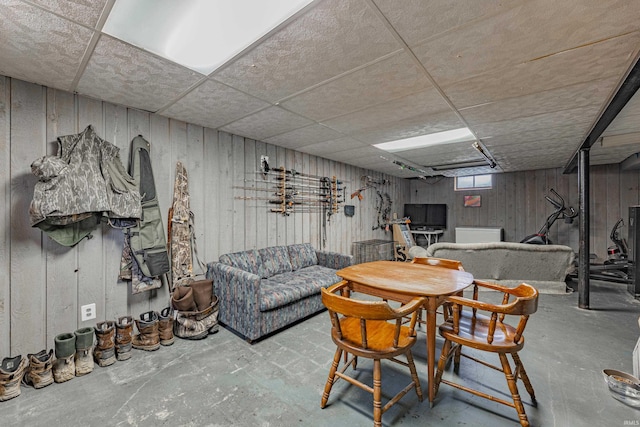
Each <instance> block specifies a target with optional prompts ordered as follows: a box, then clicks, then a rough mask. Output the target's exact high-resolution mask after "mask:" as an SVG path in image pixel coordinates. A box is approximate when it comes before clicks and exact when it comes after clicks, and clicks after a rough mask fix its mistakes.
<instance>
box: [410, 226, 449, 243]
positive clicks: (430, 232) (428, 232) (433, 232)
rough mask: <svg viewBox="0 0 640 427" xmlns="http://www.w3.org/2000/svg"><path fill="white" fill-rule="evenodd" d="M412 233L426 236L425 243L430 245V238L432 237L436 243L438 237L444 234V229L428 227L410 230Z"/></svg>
mask: <svg viewBox="0 0 640 427" xmlns="http://www.w3.org/2000/svg"><path fill="white" fill-rule="evenodd" d="M411 233H412V234H421V235H423V236H424V237H426V238H427V245H431V238H432V237H433V243H438V237H439V236H440V235H442V234H444V230H438V229H430V230H411Z"/></svg>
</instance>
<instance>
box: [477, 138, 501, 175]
mask: <svg viewBox="0 0 640 427" xmlns="http://www.w3.org/2000/svg"><path fill="white" fill-rule="evenodd" d="M472 146H473V148H475V149H476V150H477V151H478V153H480V154H482V157H484V158H485V160H486V161H487V163H489V167H490V168H491V169H493V168H495V167H496V162H495V160H493V159H492V158H491V157H490V156H489V155H488V154H487V152H485V148H483V147H482V146H480V143H479V142H478V141H476V142H474V143H473V144H472Z"/></svg>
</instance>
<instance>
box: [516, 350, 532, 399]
mask: <svg viewBox="0 0 640 427" xmlns="http://www.w3.org/2000/svg"><path fill="white" fill-rule="evenodd" d="M511 356H512V357H513V361H514V362H515V364H516V376H519V377H520V378H521V379H522V382H523V383H524V387H525V388H526V389H527V392H528V393H529V396H531V400H532V401H533V403H534V404H535V403H536V394H535V392H534V391H533V386H532V385H531V381H529V376H528V375H527V371H525V370H524V365H523V364H522V360H520V356H518V353H511Z"/></svg>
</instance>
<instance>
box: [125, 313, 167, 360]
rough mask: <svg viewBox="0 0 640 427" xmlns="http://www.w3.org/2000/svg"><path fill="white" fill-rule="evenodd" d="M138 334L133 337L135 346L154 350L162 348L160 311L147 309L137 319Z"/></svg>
mask: <svg viewBox="0 0 640 427" xmlns="http://www.w3.org/2000/svg"><path fill="white" fill-rule="evenodd" d="M136 326H137V327H138V332H139V333H138V334H137V335H136V336H134V337H133V341H132V343H131V344H132V345H133V348H137V349H139V350H146V351H154V350H157V349H159V348H160V334H159V332H158V313H157V312H155V311H147V312H146V313H142V314H141V315H140V320H137V319H136Z"/></svg>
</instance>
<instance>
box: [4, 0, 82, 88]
mask: <svg viewBox="0 0 640 427" xmlns="http://www.w3.org/2000/svg"><path fill="white" fill-rule="evenodd" d="M92 34H93V32H92V31H91V30H89V29H87V28H84V27H82V26H80V25H78V24H75V23H72V22H70V21H67V20H65V19H62V18H59V17H57V16H55V15H53V14H51V13H48V12H45V11H43V10H41V9H39V8H37V7H34V6H31V5H29V4H25V3H22V2H19V1H12V0H3V1H2V2H1V3H0V40H2V42H1V43H0V74H2V75H6V76H10V77H14V78H18V79H21V80H26V81H29V82H34V83H38V84H41V85H45V86H49V87H54V88H58V89H64V90H69V89H70V87H71V85H72V83H73V80H74V78H75V76H76V73H77V71H78V68H79V66H80V62H81V61H82V55H83V54H84V51H85V49H86V48H87V45H88V44H89V40H90V39H91V36H92Z"/></svg>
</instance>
